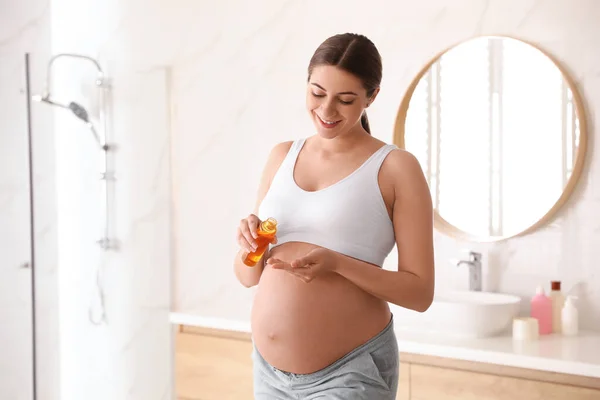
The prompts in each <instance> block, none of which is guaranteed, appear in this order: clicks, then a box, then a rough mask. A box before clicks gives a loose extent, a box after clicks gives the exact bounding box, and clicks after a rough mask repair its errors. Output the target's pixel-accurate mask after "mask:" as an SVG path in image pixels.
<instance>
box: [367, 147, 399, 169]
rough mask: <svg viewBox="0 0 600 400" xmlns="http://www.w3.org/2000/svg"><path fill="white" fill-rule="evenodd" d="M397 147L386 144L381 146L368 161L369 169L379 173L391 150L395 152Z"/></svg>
mask: <svg viewBox="0 0 600 400" xmlns="http://www.w3.org/2000/svg"><path fill="white" fill-rule="evenodd" d="M397 148H398V146H396V145H395V144H386V145H384V146H382V147H381V148H380V149H379V150H377V151H376V152H375V153H374V154H373V155H372V156H371V159H370V160H369V169H371V170H374V171H375V172H376V173H379V169H380V168H381V164H383V161H384V160H385V158H386V157H387V156H388V154H390V153H391V152H392V151H393V150H396V149H397Z"/></svg>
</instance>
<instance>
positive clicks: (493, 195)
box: [396, 37, 585, 241]
mask: <svg viewBox="0 0 600 400" xmlns="http://www.w3.org/2000/svg"><path fill="white" fill-rule="evenodd" d="M413 89H414V90H413ZM581 111H582V110H581V105H580V101H579V99H578V97H577V93H575V92H574V90H573V87H572V85H570V83H569V81H568V78H567V77H566V76H565V75H564V74H563V72H562V71H561V69H559V67H558V66H557V65H556V64H555V63H554V62H553V61H552V60H551V59H550V58H549V57H548V56H547V55H545V54H544V53H542V52H541V51H540V50H538V49H536V48H535V47H533V46H531V45H529V44H527V43H524V42H521V41H518V40H515V39H510V38H505V37H482V38H476V39H473V40H470V41H467V42H464V43H462V44H460V45H458V46H456V47H454V48H452V49H450V50H449V51H447V52H445V53H443V54H442V55H441V56H440V57H438V58H436V59H434V60H433V61H432V62H431V63H430V64H429V65H428V66H427V67H426V68H425V69H424V70H423V71H422V73H421V74H420V75H419V76H418V77H417V79H416V80H415V82H414V83H413V86H411V88H410V89H409V93H408V94H407V97H406V98H405V99H404V102H403V105H402V107H401V110H400V114H399V116H398V122H397V126H396V142H397V144H399V145H400V146H401V147H404V148H406V149H407V150H409V151H410V152H411V153H413V154H414V155H415V156H416V157H417V158H418V159H419V161H420V163H421V166H422V167H423V170H424V172H425V174H426V176H427V180H428V182H429V186H430V190H431V194H432V198H433V202H434V207H435V210H436V214H437V215H436V226H437V227H438V228H442V230H446V231H452V233H454V234H458V235H462V236H467V237H470V238H473V239H477V240H482V241H489V240H498V239H502V238H507V237H512V236H515V235H518V234H520V233H523V232H527V231H530V230H532V229H533V228H535V227H537V226H539V225H541V224H542V223H544V222H545V220H547V219H548V218H550V217H551V214H552V213H553V212H554V211H556V210H557V209H558V207H560V205H562V203H563V202H564V201H565V200H566V197H567V196H568V195H569V192H570V191H571V190H572V187H573V186H574V184H575V181H576V179H577V177H578V175H579V172H580V169H581V165H582V162H583V153H584V151H585V129H583V128H584V127H585V126H584V124H583V123H582V118H581Z"/></svg>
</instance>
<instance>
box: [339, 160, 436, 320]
mask: <svg viewBox="0 0 600 400" xmlns="http://www.w3.org/2000/svg"><path fill="white" fill-rule="evenodd" d="M384 167H385V168H386V171H385V176H386V177H390V178H388V179H392V180H393V182H391V183H393V187H394V204H393V209H392V210H393V213H392V215H393V217H392V222H393V224H394V233H395V236H396V245H397V248H398V270H397V271H388V270H385V269H382V268H378V267H375V266H371V265H366V264H365V263H364V262H363V261H359V260H356V259H353V258H350V257H347V256H344V255H342V254H340V253H334V252H332V253H334V256H333V259H334V261H333V270H334V271H335V272H336V273H338V274H339V275H341V276H343V277H345V278H346V279H348V280H349V281H351V282H353V283H354V284H355V285H357V286H359V287H360V288H362V289H363V290H365V291H367V292H369V293H371V294H372V295H374V296H376V297H379V298H381V299H383V300H386V301H389V302H391V303H394V304H397V305H399V306H401V307H405V308H409V309H412V310H415V311H419V312H424V311H426V310H427V309H428V308H429V306H430V305H431V302H432V301H433V292H434V281H435V272H434V257H433V209H432V201H431V194H430V192H429V187H428V185H427V181H426V179H425V177H424V175H423V171H422V170H421V166H420V165H419V162H418V160H417V159H416V158H415V157H414V156H413V155H412V154H410V153H408V152H406V151H403V150H400V151H393V152H391V153H390V154H389V156H388V157H387V158H386V160H385V162H384V165H383V166H382V168H384ZM382 173H383V171H382Z"/></svg>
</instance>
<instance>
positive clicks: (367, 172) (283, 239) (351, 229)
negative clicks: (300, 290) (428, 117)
mask: <svg viewBox="0 0 600 400" xmlns="http://www.w3.org/2000/svg"><path fill="white" fill-rule="evenodd" d="M305 141H306V139H300V140H297V141H295V142H294V143H293V144H292V146H291V147H290V150H289V152H288V154H287V155H286V157H285V159H284V160H283V163H282V164H281V166H280V167H279V169H278V171H277V173H276V174H275V176H274V177H273V181H272V182H271V186H270V188H269V191H268V192H267V194H266V196H265V198H264V199H263V201H262V202H261V204H260V207H259V210H258V217H259V218H260V219H261V220H265V219H267V218H269V217H273V218H275V219H276V220H277V223H278V224H277V244H276V245H275V246H280V245H282V244H284V243H288V242H305V243H312V244H314V245H317V246H321V247H325V248H328V249H330V250H333V251H336V252H338V253H341V254H344V255H347V256H350V257H353V258H356V259H358V260H362V261H365V262H368V263H371V264H375V265H377V266H382V265H383V261H384V260H385V258H386V257H387V256H388V254H389V253H390V251H392V249H393V248H394V245H395V243H396V241H395V237H394V227H393V225H392V221H391V220H390V217H389V214H388V212H387V209H386V206H385V202H384V200H383V196H382V195H381V190H380V188H379V184H378V181H377V176H378V174H379V169H380V168H381V164H382V163H383V160H384V159H385V157H386V156H387V155H388V154H389V153H390V152H391V151H392V150H394V149H396V148H397V147H396V146H395V145H385V146H383V147H381V148H380V149H379V150H377V151H376V152H375V153H374V154H373V155H371V156H370V157H369V158H368V159H367V161H365V162H364V163H363V164H362V165H361V166H360V167H359V168H358V169H356V170H355V171H354V172H352V173H351V174H350V175H348V176H347V177H345V178H343V179H342V180H340V181H339V182H336V183H334V184H333V185H331V186H328V187H326V188H324V189H322V190H318V191H314V192H309V191H306V190H304V189H302V188H300V187H299V186H298V185H297V184H296V181H295V180H294V167H295V165H296V160H297V158H298V154H299V153H300V150H301V149H302V146H304V142H305Z"/></svg>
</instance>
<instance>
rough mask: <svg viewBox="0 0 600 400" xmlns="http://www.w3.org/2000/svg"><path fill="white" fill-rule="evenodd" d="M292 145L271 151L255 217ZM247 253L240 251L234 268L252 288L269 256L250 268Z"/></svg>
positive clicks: (238, 277)
mask: <svg viewBox="0 0 600 400" xmlns="http://www.w3.org/2000/svg"><path fill="white" fill-rule="evenodd" d="M291 145H292V142H284V143H279V144H278V145H276V146H275V147H274V148H273V149H272V150H271V153H270V154H269V157H268V159H267V162H266V165H265V167H264V169H263V173H262V176H261V179H260V183H259V185H258V193H257V198H256V204H255V206H254V216H255V217H256V215H258V208H259V206H260V203H261V202H262V201H263V199H264V198H265V196H266V194H267V192H268V191H269V187H270V186H271V181H272V180H273V177H274V176H275V173H276V172H277V170H278V169H279V167H280V166H281V163H282V162H283V160H284V159H285V156H286V155H287V153H288V151H289V150H290V147H291ZM256 218H257V217H256ZM247 253H248V251H247V250H246V249H244V248H242V249H240V250H239V251H238V252H237V254H236V255H235V258H234V260H233V267H234V272H235V276H236V277H237V279H238V280H239V281H240V283H241V284H242V285H244V286H245V287H252V286H255V285H257V284H258V282H259V281H260V276H261V275H262V271H263V268H264V265H265V263H264V260H265V259H266V258H267V256H268V255H267V254H265V256H264V257H263V258H262V259H261V260H260V261H259V262H258V263H257V264H256V265H255V266H254V267H248V266H247V265H246V264H244V262H243V261H242V259H243V257H245V256H246V254H247Z"/></svg>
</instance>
